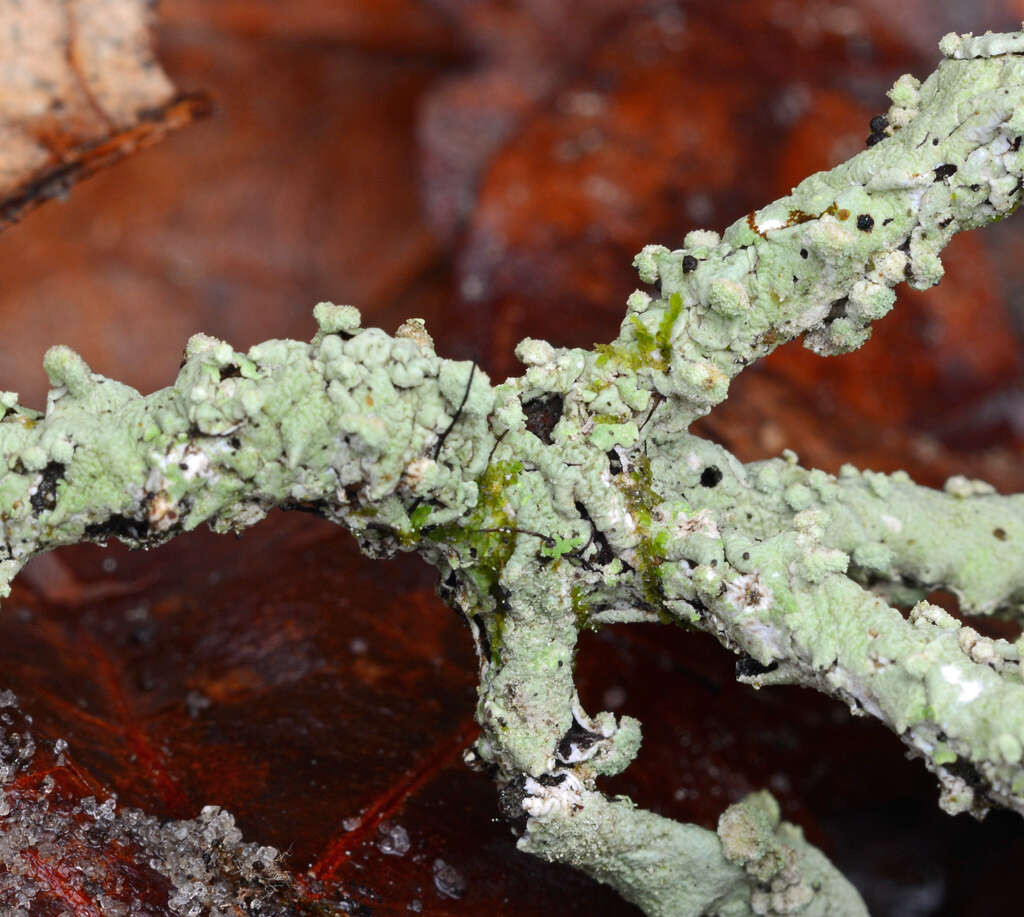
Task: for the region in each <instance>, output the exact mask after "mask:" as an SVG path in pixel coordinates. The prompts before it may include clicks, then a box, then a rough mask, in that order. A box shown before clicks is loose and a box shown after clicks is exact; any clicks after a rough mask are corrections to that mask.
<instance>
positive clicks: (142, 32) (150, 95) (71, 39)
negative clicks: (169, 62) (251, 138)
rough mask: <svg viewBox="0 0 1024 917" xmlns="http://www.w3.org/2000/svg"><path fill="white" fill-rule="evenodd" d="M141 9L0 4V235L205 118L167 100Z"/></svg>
mask: <svg viewBox="0 0 1024 917" xmlns="http://www.w3.org/2000/svg"><path fill="white" fill-rule="evenodd" d="M149 17H150V4H149V3H147V2H145V0H36V2H32V3H19V2H16V0H5V2H3V3H0V61H2V62H3V64H2V69H0V227H2V226H3V225H5V224H7V223H11V222H13V221H15V220H17V219H19V218H20V217H21V215H22V214H24V213H25V212H26V211H28V210H30V209H31V208H33V207H35V206H38V205H39V204H40V203H42V202H43V201H45V200H47V199H49V198H52V197H56V196H60V195H62V194H64V193H66V192H67V190H68V189H69V188H70V186H71V185H72V184H73V183H74V182H76V181H79V180H80V179H82V178H84V177H86V176H88V175H91V174H92V173H94V172H96V171H97V170H98V169H101V168H103V167H104V166H107V165H109V164H110V163H112V162H114V161H116V160H118V159H120V158H122V157H124V156H126V155H128V154H130V153H132V152H134V151H135V150H137V149H141V148H143V147H146V146H149V145H151V144H153V143H155V142H157V141H158V140H160V139H162V138H163V136H164V135H165V134H167V132H168V131H171V130H174V129H176V128H178V127H181V126H183V125H184V124H187V123H188V122H190V121H192V120H193V119H194V118H196V117H197V116H199V115H201V114H204V113H205V112H206V109H207V103H206V102H205V101H204V100H203V99H202V98H201V97H198V96H193V97H176V96H175V92H174V87H173V86H172V85H171V83H170V81H169V80H168V79H167V77H166V76H165V74H164V73H163V71H162V70H161V69H160V66H159V65H158V63H157V61H156V59H155V58H154V56H153V52H152V49H151V47H150V44H149Z"/></svg>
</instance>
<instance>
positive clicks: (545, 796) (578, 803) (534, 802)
mask: <svg viewBox="0 0 1024 917" xmlns="http://www.w3.org/2000/svg"><path fill="white" fill-rule="evenodd" d="M549 779H550V780H553V781H554V780H557V781H558V782H557V783H555V784H554V785H552V786H547V785H545V784H543V783H541V782H540V781H538V780H534V779H533V778H532V777H527V778H526V782H525V784H524V789H525V790H526V793H527V794H528V795H527V796H526V797H525V798H524V799H523V811H524V812H526V814H527V815H529V816H530V817H531V818H545V817H552V816H555V817H564V816H566V815H568V814H569V813H571V812H578V811H580V810H581V809H582V808H583V784H582V783H580V781H579V779H578V778H577V777H576V775H575V774H573V773H572V772H571V771H556V772H555V773H554V774H552V775H551V776H550V778H549Z"/></svg>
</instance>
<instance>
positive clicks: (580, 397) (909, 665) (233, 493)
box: [0, 35, 1024, 915]
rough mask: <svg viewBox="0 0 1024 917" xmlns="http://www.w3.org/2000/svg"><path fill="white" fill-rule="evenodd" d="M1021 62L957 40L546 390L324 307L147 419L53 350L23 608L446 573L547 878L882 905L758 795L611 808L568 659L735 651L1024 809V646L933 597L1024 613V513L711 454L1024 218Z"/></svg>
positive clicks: (980, 609)
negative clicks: (658, 630) (789, 345)
mask: <svg viewBox="0 0 1024 917" xmlns="http://www.w3.org/2000/svg"><path fill="white" fill-rule="evenodd" d="M1022 47H1024V39H1022V36H1021V35H1012V36H984V37H981V38H973V37H971V36H964V37H957V36H953V37H949V36H947V38H946V39H944V40H943V45H942V48H943V51H944V53H945V54H946V55H947V58H946V59H945V60H944V61H943V62H942V63H941V64H940V65H939V67H938V69H937V70H936V72H935V73H934V74H932V76H930V77H929V78H928V79H927V80H926V81H925V82H923V83H921V82H919V81H917V80H916V79H914V78H912V77H909V76H905V77H902V78H901V79H900V80H898V81H897V82H896V84H895V85H894V87H893V89H892V90H891V92H890V100H891V102H892V105H891V106H890V108H889V111H888V113H887V114H886V115H885V116H880V117H879V118H877V119H875V121H873V122H872V135H871V138H870V140H869V147H868V149H866V150H865V151H863V152H862V153H860V154H859V155H857V156H855V157H853V158H852V159H851V160H849V161H848V162H846V163H843V164H841V165H839V166H837V167H836V168H835V169H833V170H831V171H830V172H822V173H818V174H816V175H813V176H811V177H810V178H808V179H806V180H805V181H803V182H801V183H800V184H799V185H798V186H797V187H796V188H794V189H793V192H792V193H791V194H790V195H788V196H787V197H785V198H783V199H781V200H779V201H776V202H774V203H772V204H769V205H768V206H766V207H763V208H761V209H759V210H755V211H752V212H751V213H749V214H746V215H745V216H743V217H741V218H740V219H739V220H737V221H736V222H735V223H733V224H732V225H731V226H730V227H728V228H727V229H726V230H725V232H724V233H722V234H721V235H719V234H718V233H714V232H711V231H706V230H702V231H694V232H691V233H689V234H687V236H686V238H685V239H684V244H683V247H682V248H681V249H678V250H675V251H672V250H669V249H668V248H666V247H664V246H658V245H652V246H647V247H646V248H645V249H644V250H643V251H642V252H641V253H640V254H639V255H638V256H637V259H636V262H635V264H636V266H637V269H638V271H639V274H640V278H641V280H642V281H643V282H644V283H646V284H652V285H653V284H657V285H658V286H659V290H658V291H657V295H651V294H649V293H646V292H643V291H637V292H635V293H634V294H633V295H632V296H630V297H629V300H628V309H627V313H626V316H625V318H624V320H623V322H622V325H621V330H620V333H619V335H618V337H617V338H616V339H615V340H614V341H612V342H610V343H608V344H604V345H597V346H595V348H594V350H593V351H586V350H582V349H578V348H556V347H553V346H552V345H550V344H548V343H546V342H544V341H536V340H530V339H527V340H525V341H523V342H522V343H521V344H520V345H519V346H518V348H517V350H516V353H517V355H518V356H519V358H520V359H521V360H522V362H523V364H524V367H525V369H524V372H523V374H522V375H521V376H519V377H516V378H512V379H508V380H506V381H505V382H503V383H501V384H499V385H495V386H492V385H491V383H490V381H489V380H488V378H487V377H486V375H485V374H484V373H483V372H482V370H480V369H479V367H477V366H476V365H475V364H473V363H467V362H455V361H449V360H444V359H441V358H439V357H438V356H437V355H436V354H435V352H434V348H433V342H432V340H431V338H430V336H429V334H428V333H427V332H426V329H425V327H424V325H423V323H422V322H421V321H419V320H410V321H409V322H406V323H405V324H403V326H402V327H401V328H400V329H399V332H398V333H397V334H396V335H395V336H394V337H390V336H388V335H387V334H385V333H384V332H382V331H379V330H376V329H364V328H362V327H361V323H360V319H359V314H358V312H356V311H355V310H354V309H352V308H351V307H349V306H334V305H331V304H329V303H321V304H319V305H318V306H317V307H316V309H315V312H314V316H315V318H316V320H317V322H318V325H319V330H318V331H317V333H316V334H315V335H314V337H313V339H312V341H311V342H310V343H308V344H307V343H302V342H298V341H268V342H266V343H264V344H260V345H257V346H256V347H253V348H252V349H250V350H249V351H248V353H246V354H242V353H238V352H235V351H234V350H233V349H232V348H231V347H230V346H229V345H228V344H225V343H223V342H220V341H217V340H215V339H213V338H210V337H207V336H204V335H197V336H195V337H193V338H192V339H191V340H190V341H189V344H188V346H187V348H186V358H185V362H184V364H183V365H182V368H181V371H180V373H179V375H178V379H177V381H176V382H175V383H174V385H172V386H171V387H170V388H167V389H164V390H162V391H159V392H156V393H154V394H152V395H149V396H147V397H142V396H140V395H139V394H138V393H137V392H134V391H133V390H131V389H129V388H127V387H126V386H123V385H120V384H119V383H116V382H112V381H111V380H108V379H104V378H102V377H101V376H98V375H96V374H94V373H92V372H91V370H90V369H89V367H88V366H87V365H86V364H85V362H84V361H83V360H82V359H81V358H80V357H78V356H77V355H76V354H74V353H73V352H71V351H70V350H68V349H66V348H54V349H52V350H51V351H49V352H48V354H47V356H46V359H45V367H46V370H47V372H48V374H49V376H50V380H51V384H52V386H53V387H52V390H51V392H50V395H49V397H48V399H47V408H46V412H45V415H38V414H36V413H34V412H31V411H29V410H28V409H25V408H21V407H20V406H18V405H17V400H16V398H15V397H13V396H11V395H10V394H9V393H8V394H5V395H3V404H4V407H5V415H4V417H3V419H2V420H0V468H2V469H3V474H0V522H2V527H3V545H2V548H0V588H2V589H6V588H7V584H8V583H9V582H10V580H11V578H12V577H13V576H14V575H15V574H16V573H17V571H18V570H19V569H20V568H21V567H22V566H23V564H24V563H25V562H26V561H27V559H28V558H29V557H31V556H32V555H33V554H35V553H38V552H40V551H44V550H49V549H51V548H54V547H57V546H59V545H62V544H70V543H73V542H76V541H81V540H99V541H102V540H105V539H107V538H110V537H117V538H120V539H121V540H123V541H125V542H127V543H128V544H130V545H132V546H134V547H148V546H152V545H155V544H158V543H160V542H162V541H164V540H166V539H168V538H170V537H172V536H173V535H175V534H177V533H179V532H181V531H187V530H189V529H192V528H194V527H195V526H197V525H199V524H201V523H203V522H205V523H207V524H209V525H211V526H212V527H213V528H214V529H215V530H217V531H230V530H238V529H241V528H244V527H245V526H247V525H250V524H252V523H254V522H256V521H258V520H259V519H261V518H263V516H264V515H266V513H267V512H268V510H269V509H270V508H272V507H274V506H282V507H285V508H295V509H304V510H308V511H313V512H316V513H319V514H320V515H322V516H324V517H325V518H328V519H331V520H333V521H335V522H337V523H339V524H342V525H344V526H346V527H348V528H349V529H350V530H351V531H352V532H353V533H354V535H355V536H356V538H357V539H358V541H359V544H360V546H361V547H362V548H363V550H365V551H366V552H367V553H369V554H371V555H373V556H387V555H389V554H392V553H394V552H396V551H416V552H419V553H420V554H421V555H422V556H423V557H424V558H425V559H426V560H427V561H428V562H430V563H432V564H434V565H435V566H436V567H438V569H439V571H440V574H441V576H440V587H439V588H440V592H441V594H442V596H443V597H444V598H445V600H446V601H448V602H449V603H450V604H452V605H453V606H454V607H456V608H457V609H458V610H459V611H460V612H461V613H462V614H463V616H464V617H465V619H466V620H467V622H468V623H469V626H470V629H471V631H472V633H473V637H474V642H475V644H476V647H477V652H478V657H479V668H480V688H479V694H478V701H477V719H478V722H479V724H480V727H481V734H480V738H479V739H478V741H477V742H476V743H475V745H474V748H473V750H472V753H471V755H470V758H471V759H472V761H474V762H476V763H478V764H484V765H486V766H487V769H488V770H489V771H490V772H491V773H492V774H493V775H494V776H495V777H496V779H497V781H498V783H499V786H500V788H501V791H502V792H501V798H502V800H503V807H504V809H505V811H506V814H508V815H509V817H510V820H511V822H512V824H513V825H516V826H518V829H519V831H520V835H521V836H520V841H519V844H520V847H522V848H523V849H524V850H528V851H530V852H533V853H536V854H538V855H540V856H544V857H547V858H549V859H553V860H558V861H561V862H567V863H571V864H574V865H576V866H577V867H579V868H581V869H583V870H585V871H587V872H588V873H589V874H590V875H592V876H594V877H595V878H597V879H599V880H601V881H604V882H608V883H609V884H611V885H612V886H614V887H615V888H616V889H618V890H619V891H620V892H621V893H622V894H623V895H625V896H626V897H627V898H629V900H631V901H634V902H636V903H637V904H639V905H640V906H641V907H642V908H644V909H645V910H646V911H647V912H648V913H650V914H673V915H686V914H693V915H697V914H703V913H707V914H721V915H727V914H728V915H739V914H754V913H756V914H784V913H785V914H788V913H801V914H807V915H810V914H843V915H856V914H861V913H864V909H863V905H862V904H861V903H860V901H859V899H858V898H857V895H856V892H855V891H854V890H853V889H852V887H851V886H850V885H849V884H848V883H847V882H846V881H845V880H844V879H843V878H842V877H841V876H839V875H838V874H837V873H836V872H835V870H834V869H833V868H832V867H831V866H830V865H829V864H828V862H827V860H825V858H824V857H823V856H822V855H821V854H820V853H818V852H817V851H814V850H813V848H811V847H809V845H807V844H806V842H805V841H804V840H803V838H802V836H801V835H800V833H799V830H798V829H796V828H794V827H792V826H787V825H785V824H781V823H780V822H779V817H778V810H777V806H775V804H774V802H773V801H772V800H771V799H770V797H768V796H767V795H766V794H755V795H754V796H752V797H748V799H747V800H744V801H742V802H740V803H738V804H737V805H736V806H733V807H731V808H730V809H729V810H727V812H726V813H725V814H724V815H723V817H722V820H721V822H720V823H719V830H718V833H717V834H715V833H713V832H708V831H704V830H703V829H700V828H696V827H694V826H685V825H679V824H676V823H674V822H671V821H669V820H667V819H664V818H661V817H659V816H657V815H655V814H653V813H650V812H645V811H643V810H641V809H637V808H635V807H634V806H633V805H632V804H631V803H630V802H629V801H628V800H624V799H615V800H609V799H607V798H605V797H604V796H603V795H601V793H600V792H599V790H598V788H597V779H598V777H599V776H601V775H605V774H611V773H617V772H618V771H619V770H621V769H622V768H624V767H625V766H626V765H627V764H628V762H629V761H630V760H631V758H632V757H633V755H634V754H635V753H636V750H637V748H638V747H639V743H640V728H639V724H638V723H636V721H635V720H632V719H630V718H629V717H622V718H621V719H618V720H617V719H616V718H615V717H614V716H613V715H612V714H611V713H609V712H607V711H603V712H598V713H596V714H593V715H591V714H588V713H587V712H586V711H585V710H584V709H583V708H582V705H581V704H580V701H579V697H578V695H577V693H576V690H575V688H574V685H573V677H572V669H573V661H574V657H575V652H576V640H577V636H578V634H579V632H580V631H581V630H582V629H591V628H597V627H600V626H602V625H603V624H605V623H610V622H640V621H662V622H669V623H672V624H675V625H678V626H684V627H693V628H699V629H701V630H704V631H707V632H709V633H711V634H712V635H714V636H715V637H716V638H717V639H718V640H719V641H720V642H721V643H722V644H723V645H724V646H725V647H727V648H728V649H730V650H733V651H735V652H737V653H740V654H741V661H742V663H743V665H742V666H741V671H740V677H741V680H743V681H746V682H749V683H751V684H753V685H755V686H758V687H760V686H769V685H773V684H780V683H793V684H800V685H804V686H808V687H812V688H815V689H817V690H820V691H823V692H825V693H827V694H829V695H831V696H833V697H835V698H836V699H838V700H839V701H840V702H842V703H845V704H847V705H849V706H850V708H851V709H852V710H854V711H855V712H858V713H867V714H869V715H872V716H874V717H876V718H878V719H879V720H880V721H882V722H883V723H885V724H886V725H888V726H889V727H890V728H891V729H892V730H893V731H894V732H895V733H897V734H898V735H899V736H900V738H901V739H902V740H903V741H904V742H905V743H906V744H907V746H908V748H909V749H910V751H911V752H912V753H913V754H914V755H916V756H918V757H920V758H922V760H923V761H924V763H925V765H926V766H927V767H929V768H930V769H931V770H933V771H934V772H935V773H936V775H937V776H938V778H939V781H940V785H941V792H942V796H941V804H942V805H943V807H944V808H945V809H947V810H948V811H951V812H956V811H970V812H973V813H974V814H976V815H981V814H983V813H984V812H985V810H986V809H987V808H989V807H991V806H994V805H998V806H1005V807H1008V808H1011V809H1014V810H1016V811H1018V812H1021V813H1024V764H1022V756H1024V751H1022V749H1024V679H1022V662H1021V649H1022V641H1020V640H1018V641H1017V642H1016V643H1010V642H1009V641H1000V640H989V639H987V638H983V637H981V636H980V635H979V634H978V633H977V632H976V631H975V630H974V629H972V628H970V627H967V626H965V625H961V624H960V623H959V622H958V621H956V620H954V619H953V618H952V617H950V616H949V615H947V614H945V613H943V612H942V611H941V610H940V609H937V608H936V607H935V606H933V605H930V604H928V603H927V602H925V601H923V600H924V598H925V596H926V595H927V593H928V592H929V591H930V590H932V589H936V588H945V589H948V590H951V591H952V592H954V593H955V594H956V595H957V597H958V598H959V600H960V604H961V608H962V609H963V611H964V612H965V613H966V614H969V615H970V614H992V613H999V614H1001V615H1003V616H1007V617H1012V616H1016V617H1018V618H1019V617H1020V616H1021V611H1022V608H1024V563H1022V562H1021V552H1020V548H1019V545H1020V544H1021V543H1024V496H1001V495H999V494H996V493H995V492H994V491H993V490H992V489H991V488H990V487H988V486H987V485H985V484H983V483H982V482H971V481H967V480H966V479H951V480H950V481H949V482H948V483H947V486H946V488H945V489H944V490H943V491H933V490H929V489H927V488H924V487H920V486H918V485H916V484H914V483H913V482H912V481H911V480H910V478H909V477H908V476H907V475H906V474H904V473H902V472H897V473H894V474H891V475H883V474H875V473H872V472H859V471H857V470H856V469H854V468H851V467H849V466H844V468H843V469H842V470H841V471H840V473H839V475H838V476H835V475H830V474H826V473H825V472H822V471H820V470H814V469H806V468H803V467H801V466H800V464H799V462H798V460H797V457H796V456H795V455H794V454H793V453H791V452H784V453H783V456H782V457H781V458H778V459H771V460H767V461H760V462H753V463H750V464H747V465H744V464H742V463H740V462H739V461H738V460H737V459H736V458H735V457H734V456H732V455H731V454H730V453H729V452H728V451H727V450H725V449H724V448H722V447H720V446H718V445H716V444H714V443H711V442H708V441H706V440H703V439H701V438H699V437H697V436H695V435H694V434H692V433H691V432H690V430H689V428H690V425H691V424H692V422H693V421H694V420H695V419H697V418H699V417H700V416H702V415H703V414H706V413H707V412H708V411H709V410H711V409H712V408H713V407H714V406H715V405H716V404H718V403H719V402H721V401H722V400H723V399H724V398H725V397H726V395H727V393H728V388H729V383H730V381H731V379H732V378H733V377H735V376H736V375H737V374H738V373H739V372H741V371H742V370H743V368H745V367H746V366H748V365H749V364H750V363H752V362H754V361H755V360H757V359H758V358H760V357H762V356H764V355H766V354H767V353H769V352H770V351H771V350H773V349H774V348H775V347H777V346H779V345H780V344H782V343H784V342H786V341H789V340H792V339H795V338H800V337H802V338H803V341H804V344H805V346H807V347H809V348H810V349H811V350H813V351H815V352H816V353H819V354H822V355H830V354H838V353H843V352H846V351H849V350H852V349H854V348H856V347H859V346H861V345H862V344H863V343H864V342H865V341H866V340H867V338H868V336H869V334H870V328H871V323H872V322H874V321H876V320H878V319H880V318H882V317H883V316H884V315H885V314H886V313H887V312H888V311H889V309H890V308H892V306H893V303H894V301H895V294H894V292H893V288H894V287H895V286H896V285H897V284H898V283H901V282H904V281H906V282H908V283H909V284H910V285H911V286H912V287H915V288H918V289H922V288H925V287H928V286H930V285H932V284H934V283H937V282H938V281H939V279H940V278H941V276H942V270H943V269H942V264H941V262H940V260H939V253H940V251H941V249H942V247H943V246H944V245H945V244H946V243H947V242H948V241H949V239H950V238H951V237H952V236H953V234H954V233H956V232H958V231H961V230H964V229H971V228H974V227H978V226H982V225H984V224H986V223H990V222H993V221H995V220H998V219H1001V218H1003V217H1004V216H1006V215H1008V214H1010V213H1012V212H1013V211H1014V210H1015V209H1016V207H1017V206H1018V205H1019V203H1020V199H1021V188H1022V181H1024V151H1022V150H1021V137H1022V136H1024V57H1022V56H1021V55H1022V51H1021V48H1022ZM904 600H909V601H910V602H912V603H917V604H916V605H915V607H914V609H913V611H912V612H911V614H910V615H909V617H904V615H903V614H901V613H900V611H899V610H898V609H897V608H896V607H894V604H893V603H895V602H898V601H904ZM964 774H969V775H970V777H971V779H970V780H969V781H968V780H966V779H965V777H964Z"/></svg>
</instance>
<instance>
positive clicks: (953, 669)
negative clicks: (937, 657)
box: [939, 664, 984, 704]
mask: <svg viewBox="0 0 1024 917" xmlns="http://www.w3.org/2000/svg"><path fill="white" fill-rule="evenodd" d="M939 671H940V672H941V673H942V677H943V678H944V679H945V680H946V681H947V682H948V683H949V684H951V685H953V686H954V687H956V688H957V689H958V691H959V693H958V695H957V700H958V701H959V703H961V704H969V703H970V702H971V701H973V700H977V699H978V697H980V696H981V692H982V689H983V687H984V686H983V685H982V683H981V682H980V681H978V679H976V678H970V677H969V676H966V675H964V673H963V671H962V670H961V669H960V667H959V666H957V665H953V664H947V665H944V666H942V668H941V669H939Z"/></svg>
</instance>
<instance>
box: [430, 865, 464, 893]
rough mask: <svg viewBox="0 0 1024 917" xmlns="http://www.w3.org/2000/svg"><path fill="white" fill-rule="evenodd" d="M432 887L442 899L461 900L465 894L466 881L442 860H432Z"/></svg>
mask: <svg viewBox="0 0 1024 917" xmlns="http://www.w3.org/2000/svg"><path fill="white" fill-rule="evenodd" d="M434 887H435V888H436V889H437V891H438V893H439V894H440V895H441V897H442V898H461V897H462V896H463V895H464V894H466V880H465V879H464V878H463V877H462V874H461V873H460V872H458V870H456V869H455V867H454V866H450V865H449V864H448V863H446V862H445V861H444V860H434Z"/></svg>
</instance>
